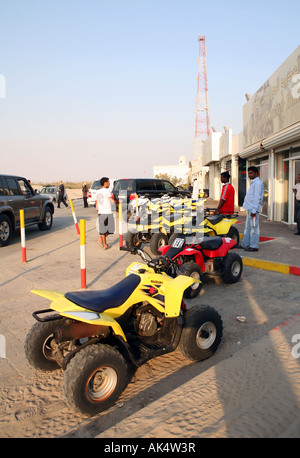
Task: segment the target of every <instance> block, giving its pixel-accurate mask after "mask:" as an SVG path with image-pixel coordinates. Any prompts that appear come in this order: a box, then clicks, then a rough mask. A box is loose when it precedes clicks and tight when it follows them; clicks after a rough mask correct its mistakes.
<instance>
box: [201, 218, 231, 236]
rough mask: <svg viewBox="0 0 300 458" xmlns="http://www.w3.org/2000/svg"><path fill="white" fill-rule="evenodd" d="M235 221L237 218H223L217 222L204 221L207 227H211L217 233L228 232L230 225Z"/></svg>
mask: <svg viewBox="0 0 300 458" xmlns="http://www.w3.org/2000/svg"><path fill="white" fill-rule="evenodd" d="M236 222H237V219H229V218H224V219H223V220H222V221H220V222H219V223H218V224H215V225H214V224H211V223H210V222H209V221H208V222H207V223H206V225H207V228H211V229H212V230H213V231H215V233H216V234H217V235H221V234H224V235H226V234H228V232H229V230H230V228H231V226H233V225H234V224H235V223H236Z"/></svg>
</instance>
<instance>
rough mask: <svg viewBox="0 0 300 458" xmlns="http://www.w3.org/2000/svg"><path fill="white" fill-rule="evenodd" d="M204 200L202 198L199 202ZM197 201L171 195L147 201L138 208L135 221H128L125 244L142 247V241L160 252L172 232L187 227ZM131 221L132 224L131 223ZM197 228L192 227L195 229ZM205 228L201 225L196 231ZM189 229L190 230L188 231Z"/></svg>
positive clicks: (151, 248) (154, 251)
mask: <svg viewBox="0 0 300 458" xmlns="http://www.w3.org/2000/svg"><path fill="white" fill-rule="evenodd" d="M204 202H205V200H202V204H203V203H204ZM195 210H196V203H195V201H192V199H187V198H185V199H183V198H174V199H171V200H170V201H169V202H161V201H160V200H159V199H156V201H149V202H147V204H146V205H144V206H143V208H141V207H140V208H139V216H138V219H137V221H136V220H135V219H132V220H131V222H130V221H129V230H128V232H127V234H126V236H125V243H126V246H127V248H130V249H132V248H141V246H142V244H143V243H147V244H149V246H150V250H151V252H152V253H153V254H155V255H160V251H159V249H160V248H161V247H163V246H165V245H168V244H169V238H170V236H172V234H173V233H175V232H176V233H178V232H180V233H181V232H183V233H185V231H184V229H183V228H184V227H187V226H188V227H189V226H190V225H191V224H189V222H190V223H192V220H193V219H195V218H194V214H195V213H196V211H195ZM130 223H131V224H130ZM196 231H197V230H196V229H195V230H194V232H196ZM203 231H204V232H206V229H205V230H204V229H203V226H201V227H200V228H199V232H201V233H203ZM189 233H190V231H189Z"/></svg>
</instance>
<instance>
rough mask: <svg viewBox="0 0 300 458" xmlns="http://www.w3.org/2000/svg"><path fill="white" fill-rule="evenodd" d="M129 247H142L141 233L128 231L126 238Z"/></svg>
mask: <svg viewBox="0 0 300 458" xmlns="http://www.w3.org/2000/svg"><path fill="white" fill-rule="evenodd" d="M125 242H126V246H127V248H130V249H131V248H141V246H142V239H141V234H140V233H139V232H136V233H134V232H127V234H126V238H125Z"/></svg>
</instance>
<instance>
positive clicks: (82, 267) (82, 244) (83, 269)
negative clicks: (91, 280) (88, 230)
mask: <svg viewBox="0 0 300 458" xmlns="http://www.w3.org/2000/svg"><path fill="white" fill-rule="evenodd" d="M85 238H86V237H85V219H81V220H80V270H81V288H83V289H86V263H85Z"/></svg>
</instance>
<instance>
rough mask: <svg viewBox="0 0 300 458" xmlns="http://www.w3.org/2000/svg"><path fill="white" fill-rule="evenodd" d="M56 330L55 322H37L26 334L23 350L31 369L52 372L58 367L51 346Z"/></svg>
mask: <svg viewBox="0 0 300 458" xmlns="http://www.w3.org/2000/svg"><path fill="white" fill-rule="evenodd" d="M60 323H62V321H60ZM56 328H57V321H45V322H40V321H37V322H36V323H34V325H33V326H32V328H31V329H30V331H29V332H28V334H27V337H26V340H25V347H24V348H25V355H26V358H27V360H28V362H29V364H30V365H31V366H32V367H35V368H36V369H40V370H42V371H53V370H56V369H58V368H59V367H60V366H59V364H58V363H57V361H56V359H55V358H54V350H53V347H52V346H51V342H52V341H53V339H54V331H55V329H56Z"/></svg>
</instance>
